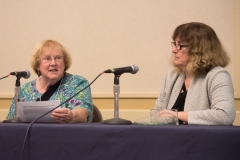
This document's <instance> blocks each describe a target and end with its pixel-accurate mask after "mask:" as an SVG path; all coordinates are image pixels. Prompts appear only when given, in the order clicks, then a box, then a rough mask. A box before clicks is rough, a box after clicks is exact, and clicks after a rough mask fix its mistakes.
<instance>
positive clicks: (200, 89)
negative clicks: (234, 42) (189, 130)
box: [155, 23, 236, 125]
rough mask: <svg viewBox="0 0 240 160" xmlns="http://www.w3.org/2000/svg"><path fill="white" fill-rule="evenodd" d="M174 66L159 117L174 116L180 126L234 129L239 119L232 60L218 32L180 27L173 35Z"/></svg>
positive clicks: (203, 27)
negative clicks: (236, 119)
mask: <svg viewBox="0 0 240 160" xmlns="http://www.w3.org/2000/svg"><path fill="white" fill-rule="evenodd" d="M172 39H173V42H172V43H171V45H172V53H173V55H172V58H173V60H172V63H173V66H174V68H175V69H174V70H172V71H170V72H168V73H167V74H166V77H165V81H164V85H163V87H162V89H161V91H160V95H159V97H158V99H157V101H156V106H155V108H156V109H158V110H159V112H158V113H157V115H158V116H161V115H167V114H174V113H172V112H171V111H169V110H164V109H177V110H178V119H179V123H180V124H182V123H183V124H198V125H232V124H233V122H234V119H235V115H236V112H235V105H234V89H233V84H232V80H231V76H230V74H229V73H228V71H226V70H225V69H223V67H225V66H227V65H228V63H229V57H228V55H227V53H226V52H225V50H224V49H223V46H222V44H221V42H220V41H219V39H218V37H217V35H216V33H215V32H214V30H213V29H212V28H211V27H209V26H208V25H206V24H203V23H186V24H182V25H180V26H178V27H177V28H176V29H175V30H174V32H173V35H172Z"/></svg>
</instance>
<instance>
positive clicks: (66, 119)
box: [51, 108, 74, 123]
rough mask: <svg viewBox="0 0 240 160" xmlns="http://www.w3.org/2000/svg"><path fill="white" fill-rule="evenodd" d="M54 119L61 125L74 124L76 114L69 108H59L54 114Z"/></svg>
mask: <svg viewBox="0 0 240 160" xmlns="http://www.w3.org/2000/svg"><path fill="white" fill-rule="evenodd" d="M51 117H52V119H53V120H54V121H55V122H59V123H73V122H74V114H73V111H72V110H70V109H68V108H57V109H55V110H54V111H53V112H52V115H51Z"/></svg>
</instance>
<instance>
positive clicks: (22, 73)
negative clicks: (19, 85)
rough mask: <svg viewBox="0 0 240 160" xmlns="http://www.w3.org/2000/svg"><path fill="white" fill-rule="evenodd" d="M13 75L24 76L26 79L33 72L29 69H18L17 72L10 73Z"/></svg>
mask: <svg viewBox="0 0 240 160" xmlns="http://www.w3.org/2000/svg"><path fill="white" fill-rule="evenodd" d="M10 74H11V75H13V76H17V77H23V78H25V79H28V78H29V77H30V75H31V73H30V72H29V71H27V70H26V71H16V72H11V73H10Z"/></svg>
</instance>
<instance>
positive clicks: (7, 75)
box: [0, 74, 11, 80]
mask: <svg viewBox="0 0 240 160" xmlns="http://www.w3.org/2000/svg"><path fill="white" fill-rule="evenodd" d="M10 75H11V74H9V75H7V76H4V77H2V78H0V80H1V79H3V78H7V77H9V76H10Z"/></svg>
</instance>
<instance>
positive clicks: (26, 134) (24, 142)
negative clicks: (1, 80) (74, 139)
mask: <svg viewBox="0 0 240 160" xmlns="http://www.w3.org/2000/svg"><path fill="white" fill-rule="evenodd" d="M103 73H104V72H102V73H100V74H99V75H98V76H97V77H96V78H95V79H94V80H93V81H92V82H91V83H89V84H88V85H87V86H86V87H84V88H83V89H81V90H80V91H78V92H77V93H75V94H74V95H72V96H71V97H70V98H68V99H67V100H65V101H64V102H62V103H61V104H60V105H58V106H56V107H55V108H53V109H51V110H49V111H48V112H46V113H44V114H43V115H41V116H40V117H38V118H36V119H35V120H33V121H32V122H31V123H30V125H29V127H28V129H27V131H26V133H25V138H24V141H23V146H22V151H21V158H20V160H22V157H23V153H24V148H25V144H26V140H27V136H28V133H29V131H30V128H31V126H32V125H33V123H35V122H36V121H37V120H39V119H40V118H42V117H43V116H45V115H47V114H48V113H50V112H52V111H53V110H55V109H56V108H58V107H60V106H61V105H63V104H65V103H66V102H68V101H69V100H70V99H72V98H73V97H75V96H76V95H78V94H79V93H80V92H82V91H83V90H85V89H86V88H88V87H89V86H91V84H92V83H93V82H95V81H96V80H97V79H98V77H100V76H101V75H102V74H103ZM79 85H80V84H79ZM79 85H78V86H79Z"/></svg>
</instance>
